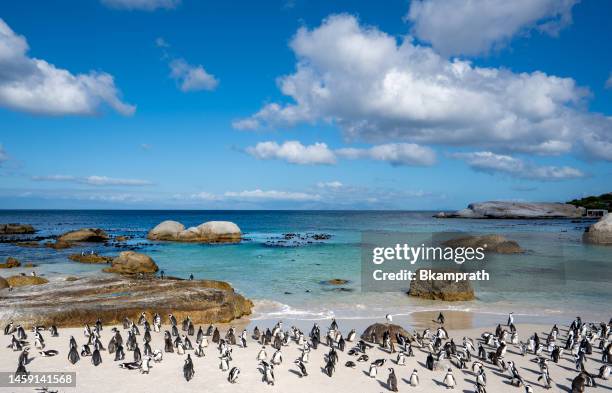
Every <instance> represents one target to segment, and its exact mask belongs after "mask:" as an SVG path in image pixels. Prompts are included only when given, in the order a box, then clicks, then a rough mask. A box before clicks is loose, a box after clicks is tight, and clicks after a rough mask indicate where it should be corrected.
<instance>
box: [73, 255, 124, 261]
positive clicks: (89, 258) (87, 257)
mask: <svg viewBox="0 0 612 393" xmlns="http://www.w3.org/2000/svg"><path fill="white" fill-rule="evenodd" d="M68 259H70V260H71V261H75V262H80V263H110V262H112V260H113V257H107V256H104V255H98V254H83V255H81V254H72V255H69V256H68Z"/></svg>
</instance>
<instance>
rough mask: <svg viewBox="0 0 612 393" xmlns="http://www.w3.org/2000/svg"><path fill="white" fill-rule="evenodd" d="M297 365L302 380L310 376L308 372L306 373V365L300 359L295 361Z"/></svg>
mask: <svg viewBox="0 0 612 393" xmlns="http://www.w3.org/2000/svg"><path fill="white" fill-rule="evenodd" d="M295 364H297V366H298V368H299V369H300V378H302V377H306V376H308V372H307V371H306V366H305V365H304V363H302V361H301V360H300V359H297V360H296V361H295Z"/></svg>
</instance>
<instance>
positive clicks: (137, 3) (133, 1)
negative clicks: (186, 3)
mask: <svg viewBox="0 0 612 393" xmlns="http://www.w3.org/2000/svg"><path fill="white" fill-rule="evenodd" d="M101 1H102V4H104V5H106V6H107V7H110V8H117V9H125V10H140V11H155V10H156V9H160V8H163V9H173V8H176V7H178V6H179V5H180V4H181V0H101Z"/></svg>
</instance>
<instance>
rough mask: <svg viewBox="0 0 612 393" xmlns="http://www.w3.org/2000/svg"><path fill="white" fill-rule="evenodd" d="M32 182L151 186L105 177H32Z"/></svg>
mask: <svg viewBox="0 0 612 393" xmlns="http://www.w3.org/2000/svg"><path fill="white" fill-rule="evenodd" d="M32 180H34V181H54V182H73V183H81V184H87V185H90V186H148V185H151V184H153V183H152V182H150V181H148V180H140V179H117V178H112V177H107V176H86V177H77V176H72V175H49V176H33V177H32Z"/></svg>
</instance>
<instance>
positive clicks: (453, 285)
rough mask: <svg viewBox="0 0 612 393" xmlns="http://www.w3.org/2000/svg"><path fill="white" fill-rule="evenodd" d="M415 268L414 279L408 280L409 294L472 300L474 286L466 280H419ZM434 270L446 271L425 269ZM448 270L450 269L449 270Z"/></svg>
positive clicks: (423, 296) (437, 298) (441, 298)
mask: <svg viewBox="0 0 612 393" xmlns="http://www.w3.org/2000/svg"><path fill="white" fill-rule="evenodd" d="M421 270H422V269H419V270H417V272H416V276H415V279H414V280H413V281H411V282H410V290H409V291H408V294H409V295H410V296H416V297H420V298H423V299H431V300H444V301H449V302H453V301H464V300H474V299H475V298H476V297H475V296H474V288H472V284H470V282H469V281H468V280H462V281H454V280H421V279H420V271H421ZM427 270H432V271H434V272H440V273H443V272H446V270H444V269H427ZM449 272H450V270H449Z"/></svg>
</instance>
